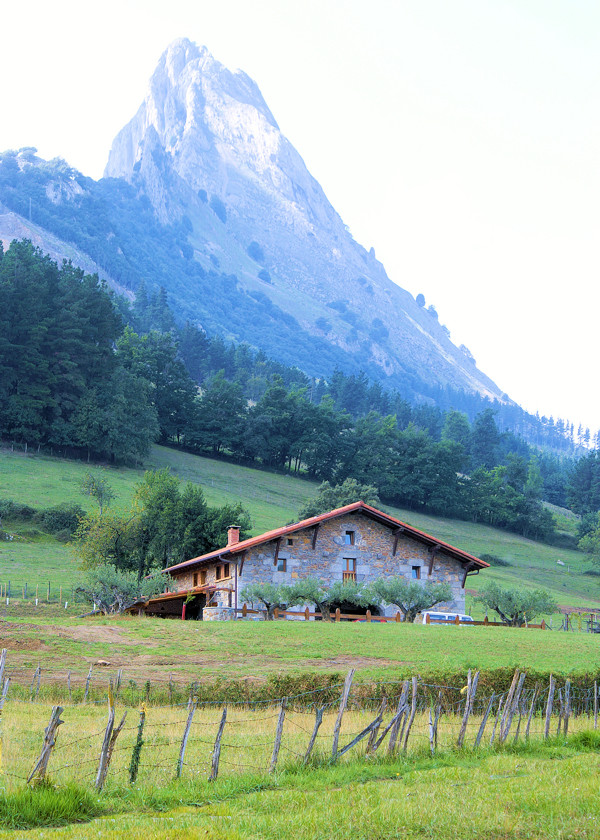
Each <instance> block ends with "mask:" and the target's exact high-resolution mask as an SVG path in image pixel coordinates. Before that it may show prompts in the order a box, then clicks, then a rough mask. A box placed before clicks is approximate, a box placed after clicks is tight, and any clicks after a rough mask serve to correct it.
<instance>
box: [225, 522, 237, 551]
mask: <svg viewBox="0 0 600 840" xmlns="http://www.w3.org/2000/svg"><path fill="white" fill-rule="evenodd" d="M239 541H240V526H239V525H230V526H229V528H228V529H227V548H229V546H230V545H236V543H239Z"/></svg>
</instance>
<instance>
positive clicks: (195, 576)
mask: <svg viewBox="0 0 600 840" xmlns="http://www.w3.org/2000/svg"><path fill="white" fill-rule="evenodd" d="M192 586H198V572H194V576H193V580H192Z"/></svg>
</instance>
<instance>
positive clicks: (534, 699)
mask: <svg viewBox="0 0 600 840" xmlns="http://www.w3.org/2000/svg"><path fill="white" fill-rule="evenodd" d="M539 692H540V686H539V683H536V684H535V688H534V689H533V697H532V698H531V706H530V707H529V715H528V716H527V726H526V727H525V740H526V741H528V740H529V727H530V725H531V718H532V717H533V710H534V709H535V701H536V700H537V698H538V694H539Z"/></svg>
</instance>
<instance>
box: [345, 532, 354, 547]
mask: <svg viewBox="0 0 600 840" xmlns="http://www.w3.org/2000/svg"><path fill="white" fill-rule="evenodd" d="M344 545H354V531H346V533H345V534H344Z"/></svg>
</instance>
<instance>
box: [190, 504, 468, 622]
mask: <svg viewBox="0 0 600 840" xmlns="http://www.w3.org/2000/svg"><path fill="white" fill-rule="evenodd" d="M347 532H350V533H351V534H352V535H353V536H351V537H347V536H346V535H347ZM313 535H314V528H313V527H310V528H307V529H305V530H302V531H296V532H295V533H293V534H290V535H288V536H284V537H283V538H282V539H281V542H280V545H279V552H278V558H277V563H275V552H276V545H277V543H276V542H275V541H272V542H269V543H262V544H261V545H257V546H254V547H253V548H250V549H248V550H246V553H245V557H244V561H243V567H242V571H241V575H239V576H238V581H237V585H238V591H239V592H241V590H242V589H243V588H244V586H246V585H247V584H250V583H255V582H258V583H265V582H272V583H287V584H291V583H294V581H296V580H298V579H300V578H307V577H316V578H319V579H321V580H323V581H324V583H325V584H326V585H327V584H333V583H335V582H336V581H341V580H343V577H344V572H348V571H350V572H354V573H355V575H356V580H357V581H358V582H359V583H363V582H369V581H372V580H374V579H375V578H378V577H385V576H392V575H393V576H396V575H402V576H404V577H406V578H407V579H409V580H410V579H418V580H420V582H421V583H422V584H425V583H426V582H427V581H428V580H429V581H432V582H434V583H437V582H446V583H449V584H450V586H451V588H452V600H451V601H449V602H446V603H444V604H440V605H438V607H436V609H442V610H443V609H446V610H448V611H455V612H464V608H465V591H464V589H463V588H462V587H461V583H462V578H463V574H464V567H463V565H462V564H461V563H460V562H459V561H458V560H456V559H454V558H453V557H452V556H451V555H449V554H446V553H445V552H444V551H443V550H440V551H438V552H437V553H436V554H435V556H434V562H433V570H432V574H431V576H429V575H428V571H429V562H430V556H431V555H430V550H429V547H428V546H426V545H423V544H422V543H420V542H419V541H418V540H415V539H412V538H411V537H409V536H408V535H405V534H400V535H399V538H398V544H397V548H396V554H395V556H394V555H393V548H394V542H395V535H394V533H393V530H392V529H391V528H389V527H386V526H385V525H383V524H381V523H379V522H377V521H376V520H374V519H371V518H370V517H368V516H364V515H361V514H349V515H346V516H340V517H337V518H335V519H330V520H327V521H324V522H321V524H320V525H319V529H318V532H317V538H316V544H315V548H314V549H313V547H312V543H313ZM224 562H227V560H225V561H215V562H212V563H211V564H210V565H207V566H204V567H202V566H199V567H198V568H197V569H195V570H194V569H193V568H192V569H191V570H189V571H187V570H186V572H185V573H183V574H180V575H177V578H176V580H177V584H178V588H179V589H188V588H191V587H192V586H193V585H194V579H193V573H194V571H196V572H198V571H199V569H202V568H203V569H204V570H205V571H206V581H205V582H206V583H207V584H212V585H216V586H220V587H227V588H229V589H230V592H227V591H219V592H217V593H215V595H214V596H213V598H212V599H211V602H210V605H211V606H212V605H215V606H220V607H230V606H234V605H235V604H234V600H233V599H234V589H235V575H236V562H237V564H238V570H239V568H240V558H239V555H238V556H237V557H232V558H231V559H230V560H229V572H230V576H229V577H226V578H223V577H221V579H217V577H216V570H217V565H219V566H220V567H221V574H222V572H223V563H224ZM278 569H280V570H278ZM413 569H415V570H416V571H413ZM415 575H417V576H418V577H417V578H415ZM240 606H241V599H240ZM396 611H397V608H396V607H388V608H385V610H384V612H385V614H387V615H392V614H395V612H396Z"/></svg>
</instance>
